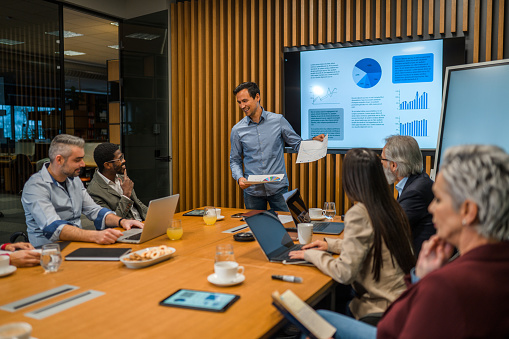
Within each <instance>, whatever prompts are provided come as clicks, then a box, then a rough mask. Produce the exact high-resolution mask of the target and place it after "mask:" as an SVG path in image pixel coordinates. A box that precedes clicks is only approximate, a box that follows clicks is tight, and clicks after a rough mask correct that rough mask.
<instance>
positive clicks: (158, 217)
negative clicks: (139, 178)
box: [117, 194, 179, 244]
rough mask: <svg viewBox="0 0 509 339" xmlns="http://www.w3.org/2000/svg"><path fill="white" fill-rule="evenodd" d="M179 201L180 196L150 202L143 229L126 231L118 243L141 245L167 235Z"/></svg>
mask: <svg viewBox="0 0 509 339" xmlns="http://www.w3.org/2000/svg"><path fill="white" fill-rule="evenodd" d="M178 201H179V195H178V194H175V195H171V196H169V197H165V198H160V199H155V200H152V201H150V203H149V204H148V211H147V218H146V219H145V225H144V226H143V228H141V229H140V228H132V229H130V230H128V231H125V232H124V235H122V236H120V237H119V238H118V239H117V242H126V243H131V244H141V243H143V242H145V241H148V240H150V239H154V238H155V237H158V236H160V235H163V234H164V233H166V229H167V228H168V225H169V224H170V221H171V220H172V219H173V215H174V214H175V208H176V207H177V203H178Z"/></svg>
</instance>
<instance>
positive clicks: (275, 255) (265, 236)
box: [245, 211, 313, 265]
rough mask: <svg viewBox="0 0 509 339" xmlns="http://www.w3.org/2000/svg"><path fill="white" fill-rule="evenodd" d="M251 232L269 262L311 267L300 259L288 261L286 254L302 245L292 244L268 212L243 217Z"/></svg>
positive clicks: (281, 225)
mask: <svg viewBox="0 0 509 339" xmlns="http://www.w3.org/2000/svg"><path fill="white" fill-rule="evenodd" d="M245 221H246V222H247V224H248V226H249V228H250V229H251V232H253V234H254V237H255V239H256V241H257V242H258V244H259V245H260V247H261V248H262V251H263V253H264V254H265V256H266V257H267V259H268V260H269V261H270V262H279V263H284V264H303V265H313V264H311V263H310V262H308V261H305V260H301V259H290V257H289V256H288V253H290V252H291V251H298V250H300V249H301V248H302V246H304V245H300V244H294V243H293V240H292V238H290V235H288V232H287V230H286V228H285V227H284V226H283V224H282V223H281V221H280V220H279V218H278V217H277V216H275V215H274V214H273V213H271V212H269V211H260V212H259V213H256V214H254V215H251V216H249V217H245Z"/></svg>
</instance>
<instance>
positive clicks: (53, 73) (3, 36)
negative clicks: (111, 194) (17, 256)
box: [0, 0, 120, 243]
mask: <svg viewBox="0 0 509 339" xmlns="http://www.w3.org/2000/svg"><path fill="white" fill-rule="evenodd" d="M0 8H1V9H2V16H0V213H1V214H0V243H3V242H8V241H9V238H10V235H11V234H12V233H13V232H16V231H25V230H26V224H25V217H24V212H23V208H22V206H21V201H20V192H21V190H22V189H23V185H24V183H25V182H26V180H28V178H29V177H30V175H32V174H33V173H35V172H36V171H37V170H39V169H40V167H41V166H42V164H43V163H44V161H46V160H47V157H48V148H49V143H50V141H51V139H52V138H53V137H54V136H55V135H57V134H59V133H69V134H72V135H76V136H80V137H82V138H84V139H85V140H86V141H87V145H90V146H93V145H94V144H97V143H99V142H104V141H109V140H110V127H111V126H110V119H109V112H108V110H109V105H108V101H109V100H111V98H112V97H113V98H114V99H115V100H116V101H117V102H118V100H119V95H118V93H113V94H112V93H111V86H109V82H108V63H110V62H111V61H117V62H116V63H115V66H116V73H117V74H118V73H119V70H118V69H119V62H118V60H119V53H118V45H119V43H118V36H119V35H118V30H119V24H118V22H117V21H116V20H112V19H109V18H104V17H98V16H96V15H92V14H90V13H84V12H80V11H77V10H75V9H74V8H68V7H64V6H63V5H62V4H56V3H53V2H48V1H41V0H16V1H12V0H0ZM116 91H118V86H116ZM117 116H118V113H117ZM112 126H114V127H115V128H116V129H115V128H114V129H115V131H118V132H119V131H120V126H119V123H118V122H117V123H116V124H115V123H114V124H112ZM117 127H118V128H117ZM112 142H115V143H120V134H119V133H118V138H117V140H115V141H112ZM91 156H92V154H91V152H89V154H88V160H86V162H87V170H88V171H87V172H85V173H84V174H82V176H83V177H84V178H83V180H84V181H85V182H86V180H87V176H88V177H89V176H90V173H91V172H93V169H94V167H95V163H93V159H92V158H91ZM90 159H92V161H90Z"/></svg>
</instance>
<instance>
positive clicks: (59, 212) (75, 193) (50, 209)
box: [21, 163, 113, 247]
mask: <svg viewBox="0 0 509 339" xmlns="http://www.w3.org/2000/svg"><path fill="white" fill-rule="evenodd" d="M48 165H49V163H47V164H44V166H43V167H42V169H41V170H40V171H39V172H37V173H35V174H34V175H32V176H31V177H30V179H29V180H28V181H27V182H26V184H25V187H24V188H23V194H22V196H21V203H22V204H23V209H24V210H25V217H26V223H27V231H28V239H29V240H30V243H31V244H32V245H33V246H35V247H37V246H41V245H44V244H49V243H52V242H55V241H57V240H59V239H60V232H61V231H62V228H63V227H64V225H72V226H76V227H79V228H81V220H80V217H81V213H83V214H84V215H85V216H86V217H87V218H89V219H90V220H94V226H95V228H96V229H97V230H102V229H104V227H105V217H106V215H108V214H110V213H113V211H111V210H109V209H107V208H103V207H101V206H99V205H97V204H96V203H95V202H94V201H93V200H92V198H91V197H90V195H88V193H87V190H86V189H85V187H83V183H82V182H81V180H79V179H76V178H67V179H66V186H67V190H66V189H65V188H64V187H63V186H62V185H61V184H60V183H59V182H57V181H56V180H55V179H54V178H53V177H52V176H51V174H50V173H49V172H48Z"/></svg>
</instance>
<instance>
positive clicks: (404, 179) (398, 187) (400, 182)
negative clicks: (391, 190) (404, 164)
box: [396, 177, 408, 197]
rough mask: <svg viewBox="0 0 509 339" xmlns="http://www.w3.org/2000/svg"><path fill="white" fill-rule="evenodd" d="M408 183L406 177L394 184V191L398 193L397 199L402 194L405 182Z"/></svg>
mask: <svg viewBox="0 0 509 339" xmlns="http://www.w3.org/2000/svg"><path fill="white" fill-rule="evenodd" d="M407 181H408V177H404V178H403V179H401V180H400V181H399V182H398V183H397V184H396V190H397V191H398V197H399V196H400V195H401V192H403V188H405V185H406V182H407Z"/></svg>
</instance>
